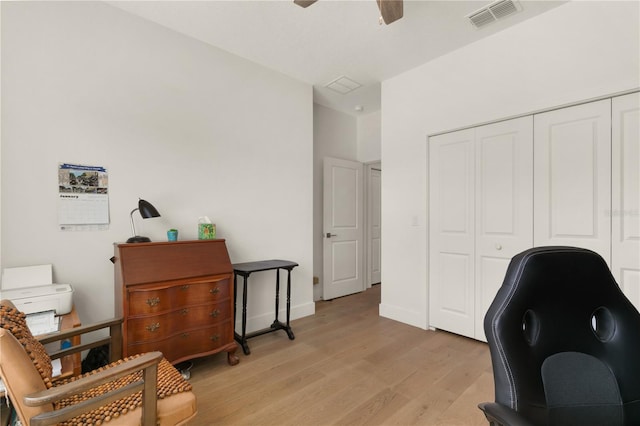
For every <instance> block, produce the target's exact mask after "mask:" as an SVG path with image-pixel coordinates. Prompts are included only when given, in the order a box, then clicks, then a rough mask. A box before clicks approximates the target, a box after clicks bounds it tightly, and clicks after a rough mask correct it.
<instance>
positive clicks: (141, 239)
mask: <svg viewBox="0 0 640 426" xmlns="http://www.w3.org/2000/svg"><path fill="white" fill-rule="evenodd" d="M150 242H151V240H150V239H149V238H148V237H141V236H139V235H136V236H135V237H131V238H129V239H128V240H127V243H150Z"/></svg>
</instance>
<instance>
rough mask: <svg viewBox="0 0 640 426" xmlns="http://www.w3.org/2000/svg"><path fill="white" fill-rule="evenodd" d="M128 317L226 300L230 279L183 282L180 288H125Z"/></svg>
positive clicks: (162, 286) (173, 286)
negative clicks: (127, 298) (127, 300)
mask: <svg viewBox="0 0 640 426" xmlns="http://www.w3.org/2000/svg"><path fill="white" fill-rule="evenodd" d="M127 292H128V296H129V312H128V314H129V316H136V315H148V314H155V313H159V312H165V311H169V310H171V309H176V308H179V307H187V306H191V305H196V304H203V303H212V302H216V301H220V300H225V299H228V298H229V295H230V294H231V291H230V282H229V279H228V278H226V277H224V278H220V279H213V280H207V281H193V282H185V283H183V284H180V285H167V284H163V285H145V286H136V287H130V288H128V289H127Z"/></svg>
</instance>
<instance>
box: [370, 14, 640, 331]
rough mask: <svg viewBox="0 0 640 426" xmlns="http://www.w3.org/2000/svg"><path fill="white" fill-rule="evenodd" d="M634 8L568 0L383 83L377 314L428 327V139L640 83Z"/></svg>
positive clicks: (639, 49)
mask: <svg viewBox="0 0 640 426" xmlns="http://www.w3.org/2000/svg"><path fill="white" fill-rule="evenodd" d="M639 16H640V15H639V3H638V2H611V1H606V2H604V1H603V2H571V3H568V4H566V5H563V6H560V7H558V8H555V9H552V10H551V11H549V12H546V13H544V14H542V15H539V16H538V17H535V18H533V19H530V20H528V21H525V22H524V23H522V24H519V25H517V26H515V27H512V28H509V29H507V30H504V31H502V32H500V33H497V34H495V35H493V36H491V37H488V38H486V39H483V40H481V41H478V42H476V43H474V44H472V45H469V46H467V47H465V48H462V49H460V50H458V51H455V52H452V53H451V54H448V55H445V56H443V57H441V58H438V59H436V60H434V61H432V62H429V63H427V64H425V65H422V66H420V67H417V68H415V69H413V70H411V71H408V72H406V73H404V74H402V75H400V76H398V77H395V78H392V79H390V80H388V81H385V82H384V83H383V86H382V106H383V108H382V111H383V113H382V158H383V166H384V179H383V180H382V211H383V226H382V229H383V232H382V241H383V251H382V274H383V277H382V281H383V283H384V285H383V286H382V303H381V305H380V313H381V315H383V316H385V317H389V318H393V319H396V320H399V321H402V322H405V323H408V324H412V325H415V326H418V327H422V328H426V327H427V326H428V323H427V318H428V312H427V311H428V310H427V307H428V303H427V288H428V287H427V286H428V283H427V276H428V274H427V267H428V265H427V249H428V245H427V231H428V229H427V223H428V221H427V213H428V212H427V195H428V194H427V174H428V173H427V166H426V165H427V149H426V148H427V144H426V140H427V135H429V134H433V133H437V132H442V131H446V130H451V129H455V128H459V127H463V126H470V125H474V124H478V123H483V122H487V121H492V120H497V119H500V118H506V117H509V116H513V115H518V114H525V113H529V112H533V111H536V110H540V109H544V108H549V107H553V106H559V105H563V104H567V103H571V102H576V101H581V100H586V99H589V98H593V97H598V96H602V95H606V94H613V93H616V92H621V91H625V90H630V89H635V88H638V87H640V66H639V56H640V30H639V27H640V24H639Z"/></svg>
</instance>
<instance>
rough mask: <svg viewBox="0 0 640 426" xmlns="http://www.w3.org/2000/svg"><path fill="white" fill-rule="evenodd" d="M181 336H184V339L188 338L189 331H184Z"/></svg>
mask: <svg viewBox="0 0 640 426" xmlns="http://www.w3.org/2000/svg"><path fill="white" fill-rule="evenodd" d="M180 337H182V338H183V339H186V338H188V337H189V333H182V334H181V335H180Z"/></svg>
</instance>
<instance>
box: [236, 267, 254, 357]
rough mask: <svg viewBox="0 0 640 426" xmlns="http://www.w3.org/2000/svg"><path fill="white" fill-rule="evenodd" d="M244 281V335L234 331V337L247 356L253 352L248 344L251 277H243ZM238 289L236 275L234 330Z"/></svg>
mask: <svg viewBox="0 0 640 426" xmlns="http://www.w3.org/2000/svg"><path fill="white" fill-rule="evenodd" d="M242 279H243V285H242V290H243V291H242V335H239V334H238V333H236V332H235V331H234V333H233V335H234V337H235V339H236V341H237V342H238V343H240V346H242V352H244V354H245V355H249V354H250V353H251V350H250V349H249V345H248V344H247V281H248V280H249V276H248V275H242ZM237 289H238V283H237V275H234V277H233V290H234V294H233V298H234V308H233V312H234V317H233V324H234V329H235V321H236V320H235V312H236V300H237V294H238V293H237Z"/></svg>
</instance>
